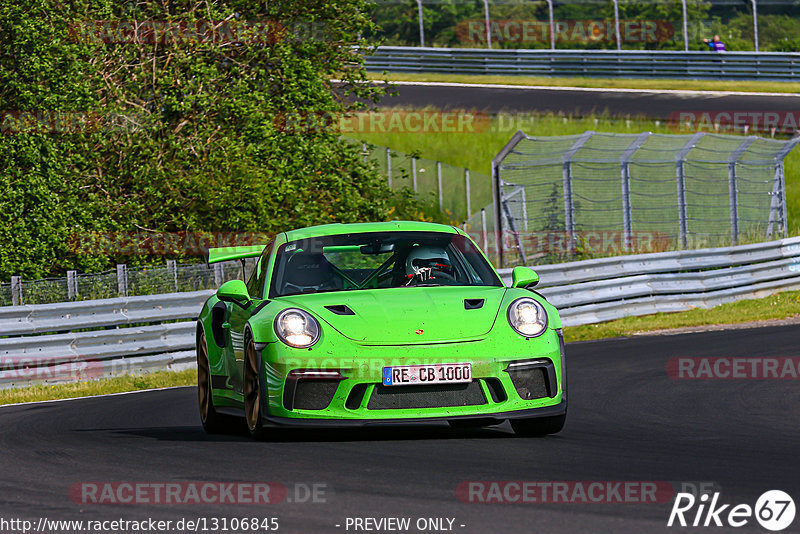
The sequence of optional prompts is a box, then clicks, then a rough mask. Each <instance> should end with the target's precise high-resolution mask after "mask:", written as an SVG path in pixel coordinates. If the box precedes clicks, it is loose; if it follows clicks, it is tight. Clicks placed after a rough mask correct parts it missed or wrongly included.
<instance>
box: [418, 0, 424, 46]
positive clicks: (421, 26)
mask: <svg viewBox="0 0 800 534" xmlns="http://www.w3.org/2000/svg"><path fill="white" fill-rule="evenodd" d="M417 11H418V12H419V45H420V46H425V23H424V22H423V21H422V0H417Z"/></svg>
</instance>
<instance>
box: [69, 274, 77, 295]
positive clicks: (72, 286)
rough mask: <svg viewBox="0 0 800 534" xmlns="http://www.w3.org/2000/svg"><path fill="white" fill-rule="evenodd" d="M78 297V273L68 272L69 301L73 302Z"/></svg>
mask: <svg viewBox="0 0 800 534" xmlns="http://www.w3.org/2000/svg"><path fill="white" fill-rule="evenodd" d="M76 296H78V272H77V271H67V299H69V300H72V299H74V298H75V297H76Z"/></svg>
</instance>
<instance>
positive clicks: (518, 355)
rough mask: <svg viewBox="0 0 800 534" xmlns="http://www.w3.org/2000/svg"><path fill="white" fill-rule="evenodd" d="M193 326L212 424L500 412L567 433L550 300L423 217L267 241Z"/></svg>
mask: <svg viewBox="0 0 800 534" xmlns="http://www.w3.org/2000/svg"><path fill="white" fill-rule="evenodd" d="M248 257H253V258H255V257H257V258H258V260H257V263H256V266H255V268H254V269H253V272H252V275H251V276H250V277H249V280H248V281H247V282H246V283H245V282H244V281H242V280H231V281H229V282H226V283H224V284H223V285H222V286H220V288H219V289H218V290H217V292H216V294H215V295H213V296H212V297H211V298H209V299H208V301H206V303H205V305H204V306H203V309H202V311H201V312H200V316H199V319H198V323H197V364H198V386H199V388H198V390H199V401H200V415H201V420H202V423H203V427H204V428H205V429H206V431H208V432H221V431H224V430H226V429H227V428H228V427H229V425H230V423H231V421H232V419H231V417H232V416H237V417H239V418H241V417H242V416H244V418H245V420H246V421H247V426H248V428H249V430H250V433H251V434H252V435H253V436H254V437H257V438H264V437H267V436H269V434H270V428H273V427H275V426H358V425H370V424H378V423H402V422H420V421H437V420H438V421H448V422H449V423H450V424H451V425H453V426H464V427H467V426H486V425H492V424H498V423H501V422H503V421H504V420H506V419H509V420H510V421H511V425H512V427H513V428H514V430H515V431H516V433H517V434H520V435H528V436H531V435H544V434H552V433H555V432H559V431H560V430H561V428H562V427H563V425H564V420H565V419H566V413H567V393H566V388H565V384H566V381H565V367H564V343H563V338H562V334H561V320H560V318H559V316H558V312H557V311H556V309H555V308H554V307H553V306H552V305H550V304H549V303H548V302H547V301H546V300H545V299H544V298H543V297H541V296H540V295H539V294H537V293H535V292H533V291H532V290H530V289H529V288H531V287H532V286H534V285H535V284H536V283H537V282H538V279H539V278H538V276H537V275H536V273H535V272H533V271H532V270H531V269H528V268H525V267H517V268H516V269H514V271H513V273H512V277H513V282H512V287H505V286H504V285H503V282H502V281H501V279H500V277H499V276H498V275H497V272H496V271H495V270H494V268H493V267H492V266H491V264H490V263H489V262H488V261H487V259H486V257H485V256H484V255H483V253H481V251H480V250H479V249H478V247H477V246H476V245H475V243H474V242H473V241H472V240H471V239H470V238H469V236H467V234H466V233H464V232H463V231H461V230H460V229H458V228H454V227H452V226H445V225H440V224H432V223H420V222H386V223H364V224H330V225H324V226H315V227H311V228H305V229H300V230H294V231H291V232H286V233H282V234H279V235H278V236H276V237H275V239H274V240H273V241H272V242H270V243H269V244H267V245H265V246H254V247H231V248H218V249H212V250H211V251H210V252H209V263H214V262H219V261H227V260H232V259H242V258H248Z"/></svg>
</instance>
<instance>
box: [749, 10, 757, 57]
mask: <svg viewBox="0 0 800 534" xmlns="http://www.w3.org/2000/svg"><path fill="white" fill-rule="evenodd" d="M750 3H751V4H753V44H755V48H756V52H758V8H757V7H756V0H750Z"/></svg>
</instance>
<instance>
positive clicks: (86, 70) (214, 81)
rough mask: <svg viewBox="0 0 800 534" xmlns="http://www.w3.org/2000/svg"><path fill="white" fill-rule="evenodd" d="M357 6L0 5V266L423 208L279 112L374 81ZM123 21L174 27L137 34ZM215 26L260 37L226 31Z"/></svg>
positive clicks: (98, 263)
mask: <svg viewBox="0 0 800 534" xmlns="http://www.w3.org/2000/svg"><path fill="white" fill-rule="evenodd" d="M367 11H368V4H367V3H366V2H365V1H364V0H306V1H298V0H278V1H274V2H268V3H253V2H244V1H243V0H231V1H226V2H209V1H203V0H180V1H176V2H169V3H162V2H158V1H155V0H153V1H149V0H148V1H141V2H136V3H133V2H131V3H127V4H121V3H116V2H110V1H108V0H76V1H74V2H70V3H62V2H60V1H59V0H0V21H1V22H2V27H3V32H2V33H0V110H4V111H13V112H14V113H4V115H3V117H4V120H3V130H4V132H6V133H7V135H3V136H2V137H0V192H3V195H2V196H0V209H2V211H3V212H4V213H5V214H6V217H5V221H4V223H3V224H2V225H0V242H2V246H0V279H8V277H9V276H10V275H12V274H19V275H22V276H23V277H25V278H33V277H41V276H44V275H48V274H59V273H63V271H64V270H65V269H69V268H76V269H78V270H81V271H86V270H99V269H103V268H107V267H108V266H109V265H111V264H113V263H115V262H118V261H125V262H127V263H129V264H137V262H138V263H142V262H146V261H148V258H145V257H133V258H131V257H123V256H124V254H123V253H122V251H119V250H98V251H95V253H94V254H88V255H87V254H75V253H74V251H72V250H70V246H69V243H70V242H71V238H72V237H74V236H75V235H80V234H82V233H85V232H122V233H126V232H142V231H144V232H176V231H214V232H223V231H224V232H263V233H268V234H269V233H275V232H278V231H283V230H286V229H289V228H291V227H298V226H304V225H310V224H316V223H326V222H333V221H341V222H350V221H364V220H385V219H387V218H390V217H409V216H413V214H414V213H416V212H418V211H419V210H420V209H422V208H421V206H418V205H416V204H415V203H414V202H413V201H408V199H405V198H403V199H401V200H402V202H401V204H402V206H403V209H397V208H395V210H394V211H391V206H393V205H394V204H395V202H394V200H393V197H394V195H395V194H394V193H393V192H391V191H390V190H389V189H388V188H387V187H386V185H385V184H384V183H383V179H381V178H380V177H379V176H378V174H377V172H376V170H375V169H374V168H373V167H372V166H371V165H369V164H365V163H363V162H362V161H361V159H360V156H359V147H358V146H357V145H355V144H352V143H348V142H343V141H341V140H340V139H339V136H338V133H337V132H336V131H335V130H334V129H332V128H300V129H292V130H287V129H286V124H285V121H284V119H285V117H286V116H287V114H295V115H297V116H301V117H308V116H316V115H319V114H330V116H336V114H338V113H341V112H344V111H347V110H352V109H356V108H359V107H363V106H364V105H365V104H359V103H358V102H359V101H360V102H366V103H369V102H373V101H375V99H376V98H378V97H379V96H380V95H381V94H382V89H380V88H378V87H375V86H371V85H366V84H363V83H360V82H362V81H363V80H364V79H366V74H365V71H364V68H363V56H362V55H360V54H357V53H354V52H353V49H352V46H353V45H357V44H359V43H362V41H361V37H360V34H361V33H362V32H365V31H368V30H370V28H372V25H371V23H370V21H369V19H368V17H367V15H366V14H365V13H366V12H367ZM92 21H94V22H92ZM126 21H127V22H130V21H138V22H142V21H156V22H158V23H159V24H163V25H165V27H166V28H168V29H170V31H168V32H166V33H165V34H158V33H156V32H151V34H150V35H151V37H152V38H150V39H148V38H147V37H146V33H140V38H139V39H138V40H136V39H133V38H132V34H124V33H122V31H121V29H120V28H121V27H122V26H119V25H118V24H119V23H120V22H126ZM221 21H228V22H227V23H226V24H229V25H230V24H233V23H236V24H239V26H237V27H238V28H247V29H248V30H249V31H251V32H255V35H252V36H251V35H249V34H246V33H238V34H236V36H235V37H236V38H227V37H228V36H229V34H226V33H224V30H225V28H228V27H230V26H225V25H222V24H221ZM265 21H266V23H267V24H266V26H264V25H263V24H262V25H261V26H258V25H257V24H256V23H259V22H261V23H264V22H265ZM149 24H150V27H151V28H152V27H153V23H152V22H150V23H149ZM214 27H216V29H214ZM176 28H184V29H185V28H189V29H191V28H204V31H208V32H209V33H205V34H202V33H201V34H200V36H197V35H194V36H192V34H191V32H189V31H187V32H186V34H179V33H178V32H177V31H176V32H175V34H173V33H170V32H172V30H174V29H176ZM209 28H211V29H209ZM265 28H266V29H265ZM309 29H310V31H309ZM242 31H243V30H242ZM259 32H260V33H259ZM143 36H144V37H143ZM209 36H210V37H211V38H208V37H209ZM333 78H337V79H340V80H342V87H341V89H339V90H334V88H333V87H332V84H331V82H330V80H331V79H333ZM344 96H347V97H348V98H344ZM18 112H35V114H34V115H32V116H33V117H38V118H39V120H38V122H36V123H31V122H30V121H27V122H26V120H24V117H26V116H27V115H24V113H23V114H22V115H20V113H18ZM54 117H55V118H54ZM150 263H152V259H150Z"/></svg>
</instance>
